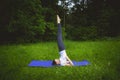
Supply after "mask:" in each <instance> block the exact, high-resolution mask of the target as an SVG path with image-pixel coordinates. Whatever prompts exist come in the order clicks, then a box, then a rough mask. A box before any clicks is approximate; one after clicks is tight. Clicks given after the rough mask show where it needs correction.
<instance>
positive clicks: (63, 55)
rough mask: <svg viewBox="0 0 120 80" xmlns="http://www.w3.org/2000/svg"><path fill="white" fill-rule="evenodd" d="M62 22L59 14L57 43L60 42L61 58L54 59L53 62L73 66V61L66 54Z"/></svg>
mask: <svg viewBox="0 0 120 80" xmlns="http://www.w3.org/2000/svg"><path fill="white" fill-rule="evenodd" d="M60 22H61V20H60V17H59V16H58V15H57V25H58V34H57V43H58V49H59V54H60V58H59V59H55V60H53V62H52V64H53V65H61V66H73V63H72V61H71V60H70V58H69V57H68V56H67V54H66V50H65V46H64V43H63V41H62V29H61V24H60Z"/></svg>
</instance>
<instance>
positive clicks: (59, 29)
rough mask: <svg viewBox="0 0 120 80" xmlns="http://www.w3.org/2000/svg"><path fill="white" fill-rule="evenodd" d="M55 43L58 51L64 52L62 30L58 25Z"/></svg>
mask: <svg viewBox="0 0 120 80" xmlns="http://www.w3.org/2000/svg"><path fill="white" fill-rule="evenodd" d="M57 43H58V49H59V51H62V50H65V46H64V43H63V40H62V28H61V24H60V23H59V24H58V33H57Z"/></svg>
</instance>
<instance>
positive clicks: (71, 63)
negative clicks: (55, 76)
mask: <svg viewBox="0 0 120 80" xmlns="http://www.w3.org/2000/svg"><path fill="white" fill-rule="evenodd" d="M66 59H67V60H68V61H69V62H70V65H72V66H73V65H74V64H73V62H72V61H71V60H70V58H69V57H68V56H67V55H66Z"/></svg>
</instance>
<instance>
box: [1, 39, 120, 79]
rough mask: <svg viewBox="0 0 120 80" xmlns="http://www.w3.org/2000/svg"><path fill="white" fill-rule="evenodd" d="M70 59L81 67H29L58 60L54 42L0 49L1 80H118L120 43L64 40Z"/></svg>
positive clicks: (14, 45)
mask: <svg viewBox="0 0 120 80" xmlns="http://www.w3.org/2000/svg"><path fill="white" fill-rule="evenodd" d="M65 46H66V51H67V54H68V56H69V57H70V58H71V59H72V60H76V61H81V60H88V61H89V62H90V65H88V66H82V67H52V68H41V67H28V64H29V63H30V61H31V60H53V59H54V58H59V54H58V48H57V44H56V42H44V43H34V44H13V45H1V46H0V80H119V79H120V76H119V74H120V72H119V71H120V68H119V66H120V63H119V61H120V49H119V48H120V41H83V42H77V41H65Z"/></svg>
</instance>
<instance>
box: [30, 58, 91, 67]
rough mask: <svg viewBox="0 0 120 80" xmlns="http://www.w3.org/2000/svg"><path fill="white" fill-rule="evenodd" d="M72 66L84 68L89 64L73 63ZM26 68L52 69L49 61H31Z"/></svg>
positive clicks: (86, 62)
mask: <svg viewBox="0 0 120 80" xmlns="http://www.w3.org/2000/svg"><path fill="white" fill-rule="evenodd" d="M73 64H74V66H86V65H88V64H90V62H88V61H87V60H83V61H73ZM28 66H31V67H53V65H52V61H51V60H32V61H31V62H30V63H29V64H28Z"/></svg>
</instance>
